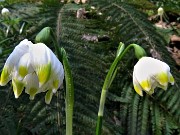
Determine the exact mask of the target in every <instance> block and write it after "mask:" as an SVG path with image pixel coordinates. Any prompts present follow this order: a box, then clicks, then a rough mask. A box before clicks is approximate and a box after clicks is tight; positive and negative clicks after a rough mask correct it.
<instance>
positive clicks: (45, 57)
mask: <svg viewBox="0 0 180 135" xmlns="http://www.w3.org/2000/svg"><path fill="white" fill-rule="evenodd" d="M49 50H50V49H49V48H48V47H47V46H46V45H45V44H43V43H38V44H34V45H32V46H31V47H30V57H31V64H32V66H33V68H34V70H35V72H36V74H37V76H38V79H39V85H40V87H41V86H42V85H43V84H45V83H46V82H47V81H48V80H49V77H50V74H51V61H50V52H49Z"/></svg>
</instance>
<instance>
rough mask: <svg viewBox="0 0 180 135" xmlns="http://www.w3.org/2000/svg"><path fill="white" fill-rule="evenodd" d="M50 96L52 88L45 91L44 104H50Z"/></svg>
mask: <svg viewBox="0 0 180 135" xmlns="http://www.w3.org/2000/svg"><path fill="white" fill-rule="evenodd" d="M52 96H53V92H52V90H48V92H47V93H46V96H45V102H46V104H50V102H51V99H52Z"/></svg>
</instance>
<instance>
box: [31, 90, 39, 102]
mask: <svg viewBox="0 0 180 135" xmlns="http://www.w3.org/2000/svg"><path fill="white" fill-rule="evenodd" d="M37 91H38V89H37V88H30V89H29V95H30V97H29V99H30V100H34V97H35V95H36V93H37Z"/></svg>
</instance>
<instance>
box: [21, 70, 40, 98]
mask: <svg viewBox="0 0 180 135" xmlns="http://www.w3.org/2000/svg"><path fill="white" fill-rule="evenodd" d="M24 82H25V84H26V90H25V92H26V93H27V94H29V95H30V97H29V98H30V100H34V97H35V95H36V94H37V93H38V91H39V81H38V77H37V75H36V74H35V73H31V74H28V75H27V76H26V77H25V78H24Z"/></svg>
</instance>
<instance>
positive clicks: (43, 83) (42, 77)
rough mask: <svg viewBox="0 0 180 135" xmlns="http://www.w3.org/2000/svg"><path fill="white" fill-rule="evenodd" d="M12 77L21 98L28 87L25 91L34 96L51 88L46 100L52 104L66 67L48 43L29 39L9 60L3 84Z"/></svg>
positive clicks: (19, 46) (2, 80) (21, 43)
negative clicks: (33, 41)
mask: <svg viewBox="0 0 180 135" xmlns="http://www.w3.org/2000/svg"><path fill="white" fill-rule="evenodd" d="M11 79H12V84H13V91H14V95H15V98H18V97H19V96H20V95H21V93H22V91H23V89H24V87H26V90H25V92H26V93H27V94H29V95H30V99H32V100H33V99H34V97H35V95H36V94H37V93H41V92H45V91H48V92H47V93H46V97H45V102H46V103H47V104H49V103H50V101H51V99H52V95H53V93H56V91H57V89H58V88H59V87H60V85H62V83H63V79H64V69H63V66H62V64H61V62H60V61H59V60H58V59H57V57H56V56H55V55H54V53H53V52H52V51H51V50H50V49H49V48H48V47H47V46H46V45H45V44H43V43H38V44H33V43H32V42H30V41H28V40H27V39H25V40H23V41H21V42H20V44H19V45H17V46H16V47H15V49H14V51H13V52H12V53H11V54H10V56H9V57H8V59H7V60H6V63H5V65H4V68H3V71H2V73H1V79H0V85H1V86H4V85H6V84H7V83H8V82H9V81H10V80H11Z"/></svg>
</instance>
